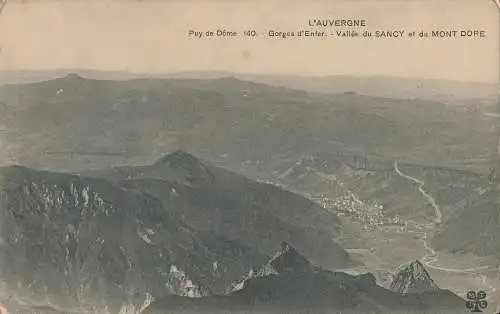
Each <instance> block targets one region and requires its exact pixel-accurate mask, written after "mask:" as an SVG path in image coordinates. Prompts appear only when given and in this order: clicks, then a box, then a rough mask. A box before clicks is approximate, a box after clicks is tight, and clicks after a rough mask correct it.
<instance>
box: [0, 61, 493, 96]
mask: <svg viewBox="0 0 500 314" xmlns="http://www.w3.org/2000/svg"><path fill="white" fill-rule="evenodd" d="M71 73H79V74H81V75H82V76H84V77H87V78H92V79H106V80H130V79H139V78H148V77H153V78H158V79H165V78H174V79H218V78H226V77H234V78H238V79H242V80H247V81H252V82H256V83H265V84H270V85H276V86H283V87H286V88H292V89H298V90H306V91H312V92H322V93H329V94H331V93H342V92H346V91H347V92H356V93H359V94H365V95H371V96H380V97H394V98H421V99H432V100H439V101H444V102H451V103H453V101H458V100H463V99H483V100H492V99H495V98H496V97H497V96H498V92H499V90H498V85H496V84H488V83H478V82H461V81H452V80H439V79H418V78H400V77H354V76H346V75H332V76H323V77H306V76H291V75H290V76H286V75H258V74H245V73H231V72H180V73H170V74H168V73H164V74H162V73H154V74H148V73H129V72H120V71H93V70H79V69H66V70H54V71H2V72H0V85H5V84H19V83H27V82H39V81H44V80H50V79H53V78H55V77H60V76H65V75H68V74H71Z"/></svg>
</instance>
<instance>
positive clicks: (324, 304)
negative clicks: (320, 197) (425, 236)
mask: <svg viewBox="0 0 500 314" xmlns="http://www.w3.org/2000/svg"><path fill="white" fill-rule="evenodd" d="M412 271H413V277H411V278H414V276H415V275H418V271H417V270H415V269H412ZM424 271H425V270H424ZM398 280H399V279H398ZM401 280H406V279H403V278H401ZM464 304H465V301H464V300H462V299H461V298H459V297H458V296H456V295H454V294H453V293H451V292H450V291H447V290H441V289H439V288H437V287H436V289H433V290H432V291H422V292H420V293H405V294H401V293H397V292H392V291H390V290H386V289H384V288H382V287H379V286H377V285H376V283H375V277H374V276H373V275H372V274H370V273H368V274H364V275H360V276H351V275H347V274H344V273H339V272H331V271H328V270H324V269H321V268H319V267H315V266H313V265H312V264H310V263H309V262H308V261H307V259H306V258H304V257H303V256H302V255H300V253H299V252H298V251H297V250H296V249H295V248H293V247H291V246H290V245H289V244H287V243H283V244H282V249H281V250H280V251H278V253H276V254H275V255H274V257H272V258H271V259H270V260H269V261H268V262H267V263H266V264H265V265H264V266H263V267H262V268H260V269H259V270H256V271H252V272H250V274H249V275H248V276H247V277H246V278H245V279H244V281H243V282H242V283H241V284H240V285H239V287H238V289H236V290H235V291H234V292H232V293H230V294H228V295H225V296H212V297H206V298H198V299H193V298H185V297H178V296H170V297H166V298H164V299H159V300H156V301H154V302H153V303H152V304H151V305H150V306H149V307H148V308H147V309H146V311H145V313H147V314H159V313H162V314H167V313H190V314H194V313H325V314H326V313H332V311H337V312H339V313H340V312H342V313H380V314H382V313H424V312H425V313H457V312H460V311H462V310H463V309H464Z"/></svg>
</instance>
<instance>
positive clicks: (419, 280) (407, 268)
mask: <svg viewBox="0 0 500 314" xmlns="http://www.w3.org/2000/svg"><path fill="white" fill-rule="evenodd" d="M390 289H391V290H392V291H394V292H398V293H402V294H408V293H423V292H432V291H437V290H439V287H438V286H437V285H436V284H435V283H434V280H432V278H431V276H430V275H429V273H428V272H427V270H426V269H425V267H424V265H422V263H420V262H419V261H418V260H417V261H413V262H411V263H409V264H406V265H402V266H401V267H400V269H399V271H398V272H397V273H396V274H395V275H394V278H393V280H392V283H391V286H390Z"/></svg>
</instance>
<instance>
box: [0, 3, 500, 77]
mask: <svg viewBox="0 0 500 314" xmlns="http://www.w3.org/2000/svg"><path fill="white" fill-rule="evenodd" d="M498 12H499V10H498V8H497V7H496V6H495V4H494V2H493V1H492V0H463V1H462V0H455V1H452V0H442V1H441V0H433V1H432V0H427V1H422V0H419V1H411V0H406V1H395V0H394V1H350V2H349V3H348V2H345V1H332V0H325V1H319V0H316V1H315V0H307V1H306V0H303V1H298V0H282V1H281V0H271V1H270V0H266V1H264V0H257V1H255V0H253V1H252V0H248V1H237V0H236V1H235V0H232V1H229V0H220V1H218V0H213V1H210V0H187V1H186V0H183V1H181V0H175V1H173V0H171V1H169V0H166V1H160V0H157V1H148V0H142V1H140V0H139V1H132V0H84V1H83V0H82V1H79V0H71V1H70V0H67V1H61V0H60V1H56V0H31V1H30V0H9V2H8V3H7V5H6V6H5V8H4V11H3V13H2V15H1V16H0V47H1V53H0V70H16V69H55V68H72V69H74V68H86V69H98V70H119V71H122V70H127V71H131V72H177V71H202V70H216V71H232V72H246V73H292V74H300V75H359V76H370V75H384V76H404V77H425V78H446V79H454V80H462V81H481V82H492V83H496V82H498V78H499V59H500V58H499V20H498V19H499V13H498ZM313 18H320V19H327V18H358V19H365V20H366V23H367V27H366V29H369V30H371V31H376V30H384V31H385V30H405V31H411V30H415V31H418V30H421V29H423V30H429V31H430V30H433V29H443V30H452V29H456V30H459V29H482V30H485V31H486V35H487V37H486V38H483V39H475V40H472V39H447V40H445V39H421V40H417V39H413V40H410V39H405V40H395V39H385V40H380V39H371V40H361V39H354V40H353V39H339V38H336V39H334V38H331V37H330V38H328V39H323V40H322V39H316V40H311V39H301V40H298V39H294V40H283V39H270V38H266V37H265V36H264V33H266V32H267V31H269V30H283V31H287V30H289V31H296V30H299V29H309V28H310V27H308V25H307V24H308V20H309V19H313ZM217 28H226V29H232V30H236V31H242V30H245V29H255V30H257V32H258V33H259V34H260V35H259V37H258V38H254V39H249V38H246V39H237V40H234V39H220V38H219V39H192V38H188V36H187V33H188V31H189V30H190V29H193V30H197V31H206V30H215V29H217Z"/></svg>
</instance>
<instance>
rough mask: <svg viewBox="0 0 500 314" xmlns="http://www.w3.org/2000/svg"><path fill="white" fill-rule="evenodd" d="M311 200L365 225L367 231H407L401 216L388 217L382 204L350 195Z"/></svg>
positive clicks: (323, 196)
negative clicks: (389, 228)
mask: <svg viewBox="0 0 500 314" xmlns="http://www.w3.org/2000/svg"><path fill="white" fill-rule="evenodd" d="M311 200H312V201H315V202H316V203H319V204H320V205H321V206H322V207H323V208H325V209H327V210H328V211H331V212H333V213H335V214H337V215H339V216H346V217H349V218H351V219H353V220H355V221H357V222H359V223H361V224H362V225H363V228H364V229H365V230H370V231H379V230H380V229H381V228H382V227H396V228H399V229H401V231H406V228H407V224H406V222H403V221H402V220H401V219H400V217H399V216H394V217H387V216H385V215H384V212H383V209H384V207H383V206H382V205H380V204H376V203H375V204H370V203H366V202H362V201H360V200H359V199H357V198H356V197H354V196H353V195H351V194H350V193H348V194H344V195H341V196H338V197H335V198H334V199H329V198H328V195H327V194H326V193H324V194H321V195H311Z"/></svg>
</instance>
